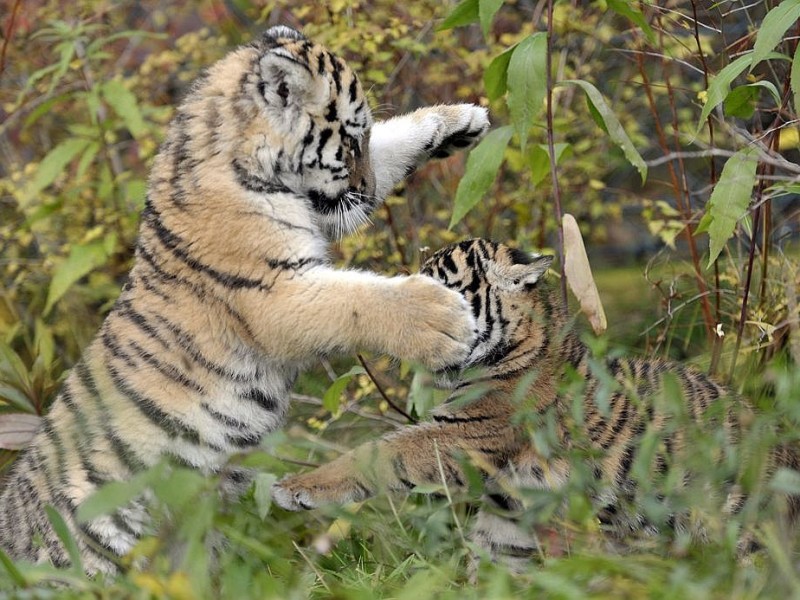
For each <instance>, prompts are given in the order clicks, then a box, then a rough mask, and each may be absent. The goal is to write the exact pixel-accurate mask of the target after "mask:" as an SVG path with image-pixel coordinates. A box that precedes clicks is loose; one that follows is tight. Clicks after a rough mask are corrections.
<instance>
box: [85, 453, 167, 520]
mask: <svg viewBox="0 0 800 600" xmlns="http://www.w3.org/2000/svg"><path fill="white" fill-rule="evenodd" d="M166 468H167V467H166V465H165V464H159V465H157V466H155V467H153V468H152V469H148V470H147V471H143V472H141V473H139V474H138V475H135V476H134V477H132V478H131V479H129V480H128V481H112V482H111V483H107V484H105V485H104V486H103V487H101V488H100V489H98V490H97V491H96V492H95V493H94V494H92V495H91V496H89V497H88V498H86V500H84V501H83V502H81V503H80V504H79V505H78V509H77V511H76V513H75V518H76V519H77V520H78V522H80V523H86V522H87V521H91V520H92V519H94V518H96V517H99V516H101V515H107V514H109V513H112V512H114V511H115V510H116V509H118V508H121V507H123V506H125V505H126V504H128V503H129V502H130V501H132V500H134V499H135V498H137V497H138V496H141V495H142V494H143V493H144V491H145V490H146V489H148V488H149V487H150V486H151V485H152V483H153V482H154V481H158V480H159V479H162V478H163V477H164V473H165V472H166Z"/></svg>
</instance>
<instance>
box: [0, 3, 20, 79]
mask: <svg viewBox="0 0 800 600" xmlns="http://www.w3.org/2000/svg"><path fill="white" fill-rule="evenodd" d="M20 4H22V0H16V2H14V8H12V9H11V19H9V21H8V28H7V29H6V39H4V40H3V50H2V51H0V77H2V76H3V72H4V71H5V70H6V50H7V49H8V44H9V42H10V41H11V34H12V33H13V32H14V23H15V22H16V20H17V12H18V11H19V7H20Z"/></svg>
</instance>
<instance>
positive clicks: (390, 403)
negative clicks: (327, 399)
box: [358, 354, 417, 423]
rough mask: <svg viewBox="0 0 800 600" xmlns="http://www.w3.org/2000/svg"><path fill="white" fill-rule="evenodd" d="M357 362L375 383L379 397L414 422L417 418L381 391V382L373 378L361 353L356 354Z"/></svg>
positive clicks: (410, 421)
mask: <svg viewBox="0 0 800 600" xmlns="http://www.w3.org/2000/svg"><path fill="white" fill-rule="evenodd" d="M358 362H360V363H361V366H362V367H364V370H365V371H366V372H367V377H369V378H370V379H371V380H372V383H374V384H375V389H377V390H378V393H379V394H380V395H381V397H382V398H383V399H384V400H386V403H387V404H388V405H389V406H391V407H392V408H393V409H394V410H396V411H397V412H398V413H400V414H401V415H403V416H404V417H405V418H406V419H408V422H409V423H416V422H417V419H415V418H414V417H412V416H411V415H410V414H408V413H407V412H406V411H404V410H403V409H402V408H400V407H399V406H397V405H396V404H395V403H394V402H392V400H391V398H389V396H387V395H386V392H385V391H383V388H382V387H381V384H380V383H378V380H377V379H375V376H374V375H373V374H372V371H370V370H369V367H368V366H367V361H365V360H364V357H363V356H361V354H358Z"/></svg>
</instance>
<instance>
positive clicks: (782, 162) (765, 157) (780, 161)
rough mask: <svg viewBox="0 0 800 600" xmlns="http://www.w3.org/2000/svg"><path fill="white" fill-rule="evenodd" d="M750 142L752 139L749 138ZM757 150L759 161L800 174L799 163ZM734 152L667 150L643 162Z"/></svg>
mask: <svg viewBox="0 0 800 600" xmlns="http://www.w3.org/2000/svg"><path fill="white" fill-rule="evenodd" d="M751 143H752V140H751ZM755 147H756V149H757V152H758V160H759V162H763V163H766V164H769V165H772V166H773V167H776V168H778V169H783V170H784V171H789V172H791V173H792V174H793V175H800V165H796V164H794V163H792V162H789V161H788V160H786V159H785V158H783V157H782V156H776V155H774V154H772V153H767V152H764V151H762V149H761V147H760V145H756V146H755ZM734 154H736V152H734V151H732V150H724V149H722V148H709V149H707V150H694V151H685V152H668V153H667V154H663V155H662V156H659V157H658V158H653V159H651V160H646V161H645V164H646V165H647V166H648V167H657V166H659V165H663V164H665V163H668V162H670V161H672V160H677V159H684V158H706V157H713V156H724V157H726V158H730V157H731V156H733V155H734Z"/></svg>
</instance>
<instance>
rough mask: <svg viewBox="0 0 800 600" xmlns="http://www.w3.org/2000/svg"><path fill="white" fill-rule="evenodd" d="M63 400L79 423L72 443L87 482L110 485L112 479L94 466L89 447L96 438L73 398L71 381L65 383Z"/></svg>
mask: <svg viewBox="0 0 800 600" xmlns="http://www.w3.org/2000/svg"><path fill="white" fill-rule="evenodd" d="M61 400H62V401H63V402H64V405H65V406H66V407H67V409H68V410H69V411H70V412H71V413H72V415H73V417H74V418H75V420H76V421H77V422H78V430H77V431H73V435H72V441H73V442H74V444H75V448H76V449H77V450H78V458H79V459H80V461H81V467H83V471H84V474H85V475H86V479H87V481H89V483H91V484H92V485H94V486H97V487H99V486H101V485H104V484H106V483H108V482H109V481H110V479H109V478H108V477H107V476H105V475H101V474H100V473H99V472H98V471H97V469H96V467H95V465H94V464H92V461H91V450H90V448H88V447H87V446H90V445H91V443H92V439H93V437H94V436H93V432H92V430H91V427H90V426H89V421H88V419H87V418H86V415H85V414H83V411H82V410H81V408H80V406H79V405H78V404H77V403H76V402H75V401H74V399H73V397H72V392H71V390H70V380H69V379H68V380H67V381H66V382H65V383H64V388H63V390H62V392H61Z"/></svg>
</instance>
